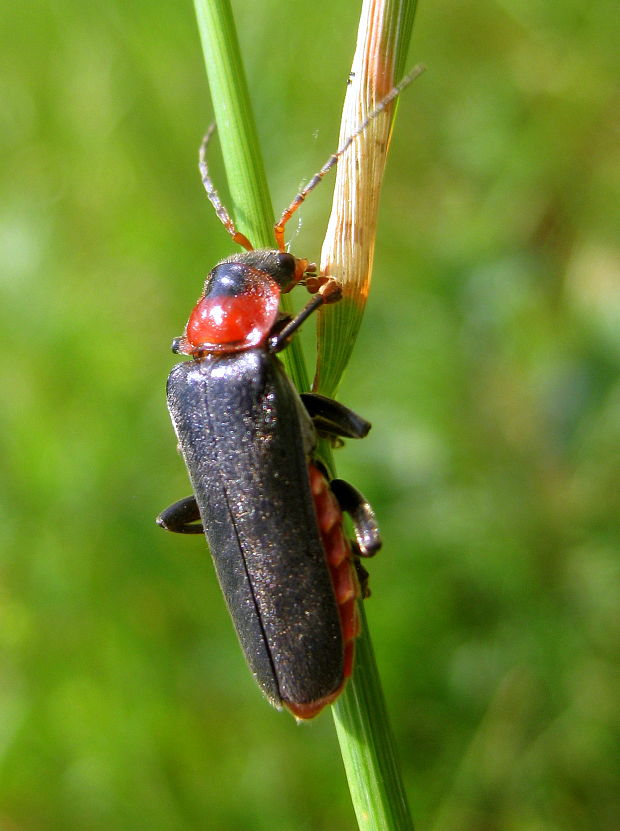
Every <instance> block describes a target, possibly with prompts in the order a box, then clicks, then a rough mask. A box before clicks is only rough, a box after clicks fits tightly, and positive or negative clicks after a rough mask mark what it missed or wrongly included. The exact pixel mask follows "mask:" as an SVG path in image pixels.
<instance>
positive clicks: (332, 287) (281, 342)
mask: <svg viewBox="0 0 620 831" xmlns="http://www.w3.org/2000/svg"><path fill="white" fill-rule="evenodd" d="M341 297H342V290H341V289H340V286H339V285H338V284H337V283H336V281H335V280H334V279H333V278H329V279H328V280H327V282H326V283H324V284H323V285H322V286H321V288H320V289H319V290H318V292H317V293H316V294H315V295H314V297H313V298H312V300H310V301H309V303H307V304H306V305H305V306H304V307H303V309H302V310H301V311H300V312H299V314H297V315H295V317H294V318H293V319H292V320H291V321H289V323H287V324H286V326H285V327H284V329H282V330H281V331H280V332H277V333H276V334H275V335H272V336H271V337H270V338H269V342H268V344H269V346H268V348H269V351H270V352H272V353H274V352H280V350H281V349H284V347H285V346H288V342H289V340H290V339H291V336H292V335H293V334H294V333H295V332H296V331H297V329H299V327H300V326H301V324H302V323H303V322H304V321H305V320H307V319H308V318H309V317H310V315H311V314H312V313H313V312H315V311H316V310H317V309H319V308H320V307H321V306H323V305H324V304H325V303H335V302H336V301H337V300H340V298H341Z"/></svg>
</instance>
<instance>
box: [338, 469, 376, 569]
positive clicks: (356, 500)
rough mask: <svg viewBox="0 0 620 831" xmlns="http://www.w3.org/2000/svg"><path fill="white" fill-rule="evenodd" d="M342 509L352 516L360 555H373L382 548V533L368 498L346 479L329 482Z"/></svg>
mask: <svg viewBox="0 0 620 831" xmlns="http://www.w3.org/2000/svg"><path fill="white" fill-rule="evenodd" d="M329 484H330V487H331V489H332V492H333V494H334V496H335V497H336V499H337V500H338V504H339V505H340V507H341V508H342V510H343V511H344V512H345V513H347V514H348V515H349V516H350V517H351V522H352V523H353V530H354V531H355V538H356V540H357V545H358V547H359V554H360V557H372V556H373V555H374V554H376V553H377V551H378V550H379V549H380V548H381V534H380V533H379V527H378V525H377V520H376V517H375V512H374V511H373V509H372V508H371V506H370V503H369V502H368V500H367V499H366V498H365V497H364V496H363V495H362V494H361V493H360V492H359V491H358V490H357V488H354V487H353V485H350V484H349V483H348V482H345V481H344V479H332V481H331V482H330V483H329Z"/></svg>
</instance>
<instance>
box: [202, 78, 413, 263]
mask: <svg viewBox="0 0 620 831" xmlns="http://www.w3.org/2000/svg"><path fill="white" fill-rule="evenodd" d="M425 68H426V67H424V66H423V65H422V64H418V65H417V66H414V68H413V69H412V70H411V72H408V73H407V74H406V75H405V77H404V78H402V79H401V80H400V81H399V82H398V84H396V86H394V87H392V89H391V90H390V91H389V92H388V94H387V95H386V96H385V97H384V98H382V99H381V101H380V102H379V103H378V104H377V106H376V107H375V108H374V110H372V111H371V112H370V113H369V114H368V115H367V116H366V118H365V119H364V120H363V121H362V123H361V124H360V125H359V127H358V128H357V129H356V130H354V131H353V132H352V133H351V135H350V136H349V137H348V138H347V139H346V141H345V142H344V144H342V145H341V146H340V147H339V148H338V150H337V151H336V152H335V153H332V155H331V156H330V157H329V159H328V160H327V161H326V162H325V164H324V165H323V167H322V168H321V169H320V170H319V171H318V173H315V174H314V176H313V177H312V178H311V179H310V181H309V182H308V184H307V185H306V186H305V188H303V190H301V191H300V192H299V193H298V194H297V196H296V197H295V198H294V199H293V201H292V202H291V204H290V205H289V206H288V208H287V209H286V210H285V211H283V213H282V216H281V217H280V219H279V220H278V222H277V223H276V225H275V226H274V229H273V230H274V234H275V238H276V242H277V244H278V249H279V250H280V251H284V228H285V226H286V223H287V222H288V221H289V219H290V218H291V217H292V216H293V214H294V213H295V211H296V210H297V209H298V208H299V206H300V205H301V203H302V202H303V201H304V199H305V198H306V196H308V194H309V193H310V192H311V191H313V190H314V189H315V187H316V186H317V185H318V184H319V182H320V181H321V180H322V179H323V177H324V176H325V175H326V174H327V173H328V172H329V171H330V170H331V169H332V167H333V166H334V165H335V164H336V163H337V161H338V159H339V158H340V157H341V156H342V155H343V153H346V151H347V150H348V149H349V147H350V146H351V145H352V144H353V142H354V141H355V139H356V138H357V137H358V136H359V135H360V134H361V133H363V132H364V130H365V129H366V127H368V125H369V124H370V122H371V121H373V120H374V119H375V118H376V117H377V116H378V115H380V114H381V113H382V112H383V111H384V110H385V109H386V107H387V106H388V105H389V104H391V103H392V101H393V100H394V99H395V98H397V97H398V96H399V95H400V93H401V92H402V91H403V90H404V89H405V87H407V86H409V84H410V83H411V82H412V81H415V79H416V78H417V77H418V76H419V75H421V74H422V73H423V72H424V70H425ZM209 198H210V197H209Z"/></svg>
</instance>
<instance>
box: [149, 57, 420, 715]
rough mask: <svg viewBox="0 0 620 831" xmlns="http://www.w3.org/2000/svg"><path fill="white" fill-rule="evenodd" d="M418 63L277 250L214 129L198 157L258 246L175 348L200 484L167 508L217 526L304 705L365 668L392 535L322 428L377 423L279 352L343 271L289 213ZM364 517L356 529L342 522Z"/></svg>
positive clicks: (205, 298)
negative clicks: (232, 190) (378, 566)
mask: <svg viewBox="0 0 620 831" xmlns="http://www.w3.org/2000/svg"><path fill="white" fill-rule="evenodd" d="M418 73H419V69H417V68H416V70H415V71H414V73H410V75H408V76H406V77H405V78H404V79H403V81H401V83H400V84H399V85H398V86H397V87H394V89H393V90H392V91H391V92H390V93H388V95H387V96H386V97H385V98H384V99H383V100H382V101H381V102H380V104H379V105H378V107H377V108H376V109H375V110H373V112H372V113H370V115H369V116H368V117H367V118H366V119H365V121H364V122H363V123H362V125H361V126H360V127H359V128H358V130H356V131H355V132H354V133H353V134H352V135H351V136H350V137H349V138H348V139H347V141H346V142H345V143H344V144H343V145H342V146H341V147H340V148H339V150H338V151H337V153H335V154H333V155H332V156H330V158H329V159H328V161H327V162H326V164H325V165H324V166H323V167H322V168H321V170H320V171H319V172H318V173H317V174H316V175H315V176H314V177H313V178H312V179H311V180H310V181H309V183H308V185H307V186H306V187H305V188H304V189H303V190H302V191H301V192H300V193H299V194H298V195H297V196H296V197H295V199H294V200H293V202H292V203H291V204H290V206H289V207H288V208H287V209H286V210H285V211H284V212H283V214H282V216H281V217H280V220H279V222H278V223H277V224H276V225H275V227H274V236H275V239H276V244H277V246H278V247H277V248H276V249H254V248H253V247H252V244H251V243H250V241H249V240H248V238H247V237H246V236H244V235H243V234H241V233H240V232H238V231H237V229H236V227H235V225H234V222H233V221H232V219H231V217H230V215H229V214H228V212H227V210H226V208H225V207H224V205H223V203H222V202H221V200H220V198H219V195H218V193H217V191H216V189H215V188H214V186H213V183H212V181H211V178H210V175H209V171H208V167H207V161H206V150H207V146H208V143H209V140H210V138H211V135H212V133H213V130H214V127H213V126H212V127H211V128H210V129H209V131H208V132H207V134H206V135H205V138H204V139H203V142H202V145H201V148H200V156H199V167H200V171H201V176H202V181H203V185H204V187H205V190H206V192H207V196H208V198H209V200H210V201H211V203H212V205H213V207H214V208H215V211H216V213H217V215H218V217H219V219H220V220H221V222H222V223H223V224H224V226H225V227H226V229H227V231H228V232H229V234H230V236H231V237H232V239H233V241H234V242H236V243H238V244H240V245H241V246H242V247H243V248H245V249H246V251H245V252H243V253H239V254H234V255H232V256H230V257H228V258H226V259H224V260H222V261H221V262H219V263H218V264H217V265H216V266H215V267H214V268H213V269H212V271H211V272H210V273H209V275H208V276H207V279H206V281H205V284H204V288H203V292H202V294H201V296H200V298H199V300H198V302H197V304H196V305H195V307H194V309H193V311H192V313H191V314H190V317H189V319H188V321H187V325H186V327H185V330H184V333H183V335H182V336H181V337H179V338H176V339H175V340H174V341H173V346H172V349H173V352H175V353H176V354H180V355H186V356H189V357H190V358H191V359H192V360H190V361H185V362H183V363H180V364H177V365H176V366H175V367H173V369H172V371H171V373H170V375H169V377H168V384H167V399H168V409H169V412H170V416H171V419H172V423H173V426H174V429H175V432H176V435H177V438H178V443H179V449H180V451H181V453H182V455H183V458H184V461H185V464H186V467H187V470H188V473H189V477H190V481H191V484H192V489H193V494H192V495H191V496H189V497H187V498H185V499H182V500H180V501H178V502H175V503H174V504H173V505H171V506H170V507H169V508H167V509H166V510H164V511H163V512H162V513H161V514H160V515H159V516H158V517H157V522H158V524H159V525H160V526H162V527H163V528H165V529H166V530H170V531H175V532H178V533H203V532H204V533H205V535H206V538H207V541H208V543H209V547H210V549H211V554H212V558H213V562H214V565H215V569H216V572H217V576H218V580H219V583H220V586H221V588H222V592H223V594H224V597H225V599H226V603H227V605H228V610H229V612H230V615H231V617H232V620H233V623H234V626H235V629H236V632H237V635H238V638H239V641H240V644H241V647H242V649H243V652H244V654H245V657H246V660H247V663H248V665H249V668H250V670H251V672H252V674H253V675H254V677H255V679H256V681H257V682H258V685H259V687H260V688H261V690H262V692H263V693H264V695H265V696H266V697H267V699H268V700H269V701H270V702H271V703H272V704H273V705H274V706H275V707H277V708H282V707H286V708H287V709H288V710H289V711H290V712H291V713H292V714H293V715H294V716H295V717H296V718H297V719H309V718H312V717H314V716H315V715H317V714H318V713H319V712H320V711H321V710H322V709H323V708H324V707H325V706H326V705H327V704H329V703H331V702H333V701H334V700H335V699H336V697H337V696H338V695H339V694H340V692H341V691H342V689H343V687H344V685H345V683H346V681H347V678H348V677H350V675H351V673H352V669H353V660H354V648H355V638H356V637H357V635H358V633H359V626H360V623H359V616H358V611H357V601H358V598H359V597H362V596H367V595H368V588H367V581H366V578H367V574H366V571H365V569H364V568H363V567H362V566H361V565H360V562H359V558H360V557H368V556H372V555H373V554H375V553H376V552H377V551H378V550H379V548H380V546H381V538H380V534H379V530H378V527H377V523H376V519H375V515H374V513H373V510H372V508H371V507H370V505H369V504H368V502H367V501H366V500H365V498H364V497H363V496H362V495H361V494H360V493H359V491H357V490H356V489H355V488H354V487H353V486H352V485H350V484H348V483H347V482H345V481H343V480H341V479H332V480H331V481H330V479H329V476H328V473H327V470H326V468H325V467H324V466H323V464H322V463H321V461H320V460H319V458H318V457H317V442H318V439H319V437H327V438H330V439H331V440H332V441H334V442H337V441H341V440H342V439H343V438H363V437H364V436H366V435H367V433H368V431H369V429H370V424H369V422H367V421H366V420H365V419H363V418H361V417H360V416H358V415H357V414H356V413H354V412H353V411H352V410H349V409H348V408H346V407H344V406H343V405H342V404H340V403H338V402H336V401H333V400H331V399H329V398H326V397H324V396H321V395H318V394H315V393H302V394H301V395H300V394H299V393H298V392H297V391H296V389H295V387H294V386H293V385H292V383H291V381H290V380H289V378H288V377H287V375H286V373H285V371H284V368H283V366H282V364H281V362H280V361H279V359H278V357H277V353H278V352H280V351H281V350H282V349H284V348H285V347H286V346H287V345H288V343H289V342H290V339H291V337H292V336H293V335H294V334H295V332H296V331H297V330H298V328H299V327H300V326H301V324H302V323H303V322H304V321H305V320H306V319H307V318H308V317H309V316H310V315H311V314H312V313H313V312H314V311H316V310H317V309H318V308H320V307H321V306H322V305H324V304H326V303H332V302H336V301H337V300H338V299H340V296H341V292H340V289H339V287H338V284H337V282H336V281H335V280H334V279H333V278H332V277H329V276H325V275H320V274H318V273H317V269H316V266H314V265H313V264H312V263H310V262H309V261H308V260H305V259H301V258H297V257H295V256H293V255H292V254H290V253H289V252H287V251H286V250H285V245H284V229H285V226H286V223H287V222H288V220H289V219H290V218H291V216H292V215H293V214H294V212H295V211H296V210H297V208H298V207H299V205H300V204H301V203H302V202H303V200H304V199H305V197H306V196H307V195H308V193H309V192H310V191H311V190H312V189H313V188H314V187H316V185H317V184H318V183H319V182H320V181H321V179H322V178H323V176H324V175H325V174H326V173H327V171H328V170H329V169H330V168H331V167H332V166H333V165H335V164H336V162H337V160H338V158H340V156H341V155H342V154H343V153H344V152H345V151H346V149H347V148H348V147H349V146H350V144H351V143H352V141H353V139H354V138H355V137H356V136H357V135H359V133H360V132H362V130H364V129H365V127H366V125H367V124H368V122H369V121H370V120H371V119H372V118H374V117H376V115H378V114H379V112H381V111H382V110H383V109H385V107H386V106H387V104H388V103H389V102H390V101H391V100H393V98H395V97H396V95H397V94H398V93H399V92H400V90H401V89H402V88H403V86H405V85H406V84H407V83H409V82H410V81H411V80H412V79H413V77H415V75H416V74H418ZM296 285H305V286H306V288H307V289H308V290H309V291H310V292H311V293H313V294H314V297H313V298H312V299H311V300H310V301H309V302H308V303H307V304H306V306H305V307H304V308H303V309H302V310H301V312H299V313H298V314H297V315H296V316H295V317H293V318H291V317H289V316H285V315H282V314H281V313H280V312H279V311H278V304H279V299H280V296H281V294H282V293H285V292H288V291H290V290H291V289H292V288H293V287H294V286H296ZM343 512H344V513H347V514H348V515H349V517H350V519H351V524H352V527H353V531H354V536H355V540H353V541H349V540H348V539H347V537H346V534H345V532H344V528H343Z"/></svg>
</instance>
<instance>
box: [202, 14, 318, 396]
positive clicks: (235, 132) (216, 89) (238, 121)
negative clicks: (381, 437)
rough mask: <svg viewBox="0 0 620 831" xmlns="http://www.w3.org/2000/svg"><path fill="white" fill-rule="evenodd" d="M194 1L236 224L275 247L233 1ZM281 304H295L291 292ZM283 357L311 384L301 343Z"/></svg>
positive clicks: (298, 378) (298, 379)
mask: <svg viewBox="0 0 620 831" xmlns="http://www.w3.org/2000/svg"><path fill="white" fill-rule="evenodd" d="M194 6H195V9H196V18H197V20H198V29H199V32H200V40H201V42H202V51H203V54H204V59H205V65H206V68H207V77H208V80H209V89H210V91H211V99H212V101H213V109H214V111H215V118H216V121H217V126H218V134H219V139H220V144H221V146H222V156H223V158H224V167H225V170H226V178H227V182H228V189H229V191H230V196H231V205H230V212H231V215H232V217H233V219H234V221H235V224H236V226H237V229H238V230H239V231H241V232H242V233H243V234H245V235H246V236H247V237H248V239H249V240H250V241H251V243H252V244H253V245H254V246H255V247H256V248H273V247H274V245H275V242H274V238H273V224H274V218H273V207H272V204H271V198H270V196H269V189H268V187H267V178H266V176H265V168H264V165H263V160H262V155H261V152H260V147H259V143H258V134H257V131H256V122H255V120H254V116H253V113H252V107H251V104H250V95H249V91H248V85H247V80H246V76H245V72H244V69H243V64H242V61H241V50H240V49H239V41H238V39H237V33H236V30H235V24H234V19H233V14H232V9H231V6H230V3H229V0H194ZM282 305H283V308H284V309H285V310H286V311H288V310H289V309H290V307H289V304H288V298H287V297H284V298H283V303H282ZM283 360H284V363H285V364H286V367H287V369H288V371H289V373H290V375H291V377H292V378H293V381H294V382H295V384H296V386H297V387H298V388H299V389H302V390H303V389H308V374H307V372H306V369H305V366H304V362H303V356H302V353H301V347H300V345H299V344H298V343H297V342H296V341H295V340H294V341H293V342H292V344H291V346H290V348H289V349H287V350H286V352H285V354H284V355H283Z"/></svg>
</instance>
